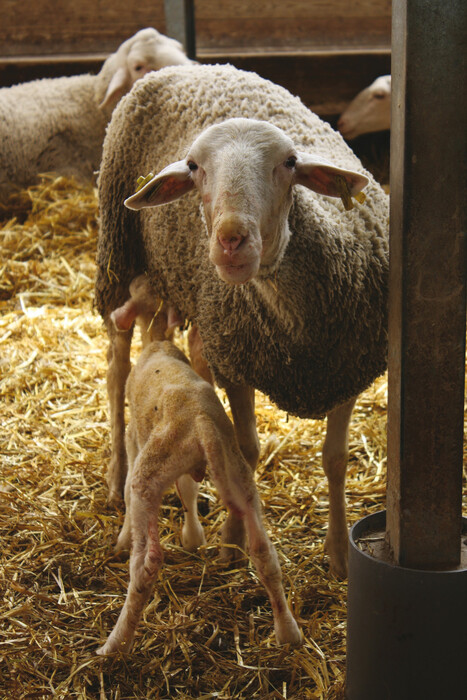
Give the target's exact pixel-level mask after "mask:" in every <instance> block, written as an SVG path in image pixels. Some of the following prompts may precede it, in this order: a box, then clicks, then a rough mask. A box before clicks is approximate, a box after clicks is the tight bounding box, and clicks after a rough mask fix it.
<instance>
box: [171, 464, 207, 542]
mask: <svg viewBox="0 0 467 700" xmlns="http://www.w3.org/2000/svg"><path fill="white" fill-rule="evenodd" d="M198 489H199V486H198V484H197V483H196V481H195V480H194V479H193V478H192V477H191V476H190V475H189V474H183V476H181V477H180V478H179V479H177V491H178V495H179V496H180V500H181V502H182V504H183V509H184V511H185V522H184V523H183V527H182V532H181V540H182V545H183V548H184V549H186V550H187V551H188V552H195V551H196V550H197V549H198V547H201V545H203V544H206V539H205V537H204V532H203V528H202V526H201V523H200V522H199V519H198Z"/></svg>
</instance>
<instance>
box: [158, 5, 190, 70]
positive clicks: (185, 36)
mask: <svg viewBox="0 0 467 700" xmlns="http://www.w3.org/2000/svg"><path fill="white" fill-rule="evenodd" d="M164 6H165V24H166V31H167V34H168V36H171V37H172V38H173V39H177V41H180V42H181V43H182V44H183V47H184V49H185V52H186V55H187V56H188V58H191V59H192V60H195V59H196V29H195V2H194V0H164Z"/></svg>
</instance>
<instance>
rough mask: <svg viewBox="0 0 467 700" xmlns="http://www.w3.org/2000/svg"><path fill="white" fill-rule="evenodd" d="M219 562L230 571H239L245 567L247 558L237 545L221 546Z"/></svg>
mask: <svg viewBox="0 0 467 700" xmlns="http://www.w3.org/2000/svg"><path fill="white" fill-rule="evenodd" d="M220 560H221V563H222V564H225V565H226V566H227V567H228V568H230V569H240V568H243V567H244V566H246V565H247V563H248V556H247V555H246V554H245V552H244V551H243V549H241V548H240V547H239V546H238V545H233V544H231V545H227V544H223V545H222V547H221V551H220Z"/></svg>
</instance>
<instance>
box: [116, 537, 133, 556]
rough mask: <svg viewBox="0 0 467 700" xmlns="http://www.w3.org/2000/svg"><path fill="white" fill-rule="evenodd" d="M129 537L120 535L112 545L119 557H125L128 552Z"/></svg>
mask: <svg viewBox="0 0 467 700" xmlns="http://www.w3.org/2000/svg"><path fill="white" fill-rule="evenodd" d="M130 546H131V538H130V537H121V536H120V535H119V536H118V538H117V542H116V543H115V547H114V554H118V555H119V556H120V558H121V559H127V558H128V556H129V554H130Z"/></svg>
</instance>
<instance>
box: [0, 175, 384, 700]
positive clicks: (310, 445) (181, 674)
mask: <svg viewBox="0 0 467 700" xmlns="http://www.w3.org/2000/svg"><path fill="white" fill-rule="evenodd" d="M14 205H15V208H16V209H15V211H17V212H20V219H21V220H22V223H20V222H19V221H18V220H17V219H15V218H9V212H8V211H7V209H5V210H3V212H0V214H1V215H2V217H3V221H2V223H1V224H0V236H1V246H2V256H1V261H2V262H1V274H0V310H1V315H0V344H1V355H0V366H1V372H0V390H1V404H0V420H1V425H2V428H3V429H2V431H1V434H0V440H1V443H2V444H1V453H2V462H1V464H2V468H1V476H0V528H1V536H2V548H1V550H0V587H1V591H2V596H1V603H0V604H1V611H0V619H1V624H0V698H1V699H3V698H12V697H14V698H16V699H18V700H20V699H22V698H24V699H26V698H28V699H29V698H31V699H32V698H48V697H56V698H80V699H87V698H89V699H91V698H92V699H94V698H96V699H99V700H104V699H108V700H111V699H112V700H113V699H115V700H117V699H118V700H124V699H127V698H128V699H129V698H164V699H165V698H183V699H189V698H190V699H191V698H193V699H194V698H196V699H198V700H201V699H202V698H219V699H224V698H239V699H241V698H245V699H246V698H262V699H269V698H288V699H290V698H294V699H297V700H298V699H300V700H302V699H306V698H313V699H315V698H316V699H318V698H320V699H326V700H341V699H342V698H343V688H344V674H345V621H346V585H345V583H342V582H338V581H337V580H335V579H334V578H333V577H332V576H331V575H330V574H329V571H328V565H327V560H326V557H325V554H324V551H323V541H324V536H325V526H326V518H327V487H326V481H325V478H324V474H323V472H322V469H321V467H320V450H321V446H322V439H323V436H324V423H322V422H319V421H300V420H298V419H293V418H291V417H288V416H287V415H286V414H285V413H283V412H282V411H279V410H277V409H276V408H275V407H274V406H272V405H270V404H269V403H268V401H267V400H266V399H265V398H264V397H263V396H261V395H260V394H258V395H257V404H258V427H259V433H260V439H261V445H262V456H261V461H260V465H259V468H258V472H257V482H258V487H259V489H260V494H261V498H262V500H263V503H264V508H265V515H266V519H267V527H268V531H269V533H270V535H271V537H272V539H273V541H274V543H275V544H276V546H277V549H278V553H279V557H280V561H281V565H282V570H283V575H284V582H285V587H286V590H287V593H288V596H289V602H290V605H291V607H292V609H293V611H294V614H295V616H296V618H297V620H298V621H299V624H300V626H301V627H302V629H303V632H304V635H305V643H304V645H303V647H301V648H300V649H298V650H290V649H288V648H279V647H276V646H275V642H274V633H273V621H272V614H271V610H270V606H269V601H268V600H267V597H266V594H265V592H264V589H263V588H262V586H261V585H260V584H259V583H258V581H257V579H256V577H255V575H254V573H253V571H252V569H251V568H250V567H249V566H248V567H246V568H245V569H240V570H235V571H231V570H227V569H225V568H223V566H222V565H221V564H220V563H219V561H218V542H219V530H220V527H221V524H222V521H223V518H224V511H223V509H222V507H220V505H219V502H218V500H217V497H216V494H215V492H214V491H213V490H212V488H211V486H210V484H209V482H208V481H206V482H205V483H204V484H203V485H202V490H201V493H202V495H201V498H200V510H201V513H202V515H203V518H202V519H203V524H204V527H205V531H206V537H207V542H208V544H207V546H206V547H205V548H203V549H202V550H201V551H200V552H199V553H198V554H196V555H190V554H188V553H186V552H184V551H183V550H182V549H181V547H180V543H179V529H180V526H181V517H182V513H181V508H180V505H179V502H178V499H177V496H176V495H175V493H174V492H170V493H168V494H167V497H166V499H165V502H164V506H163V508H162V511H161V521H160V527H161V539H162V543H163V546H164V549H165V563H164V566H163V568H162V570H161V573H160V576H159V580H158V583H157V586H156V589H155V592H154V596H153V598H152V599H151V603H150V604H149V605H148V607H147V609H146V611H145V614H144V619H143V621H142V623H141V624H140V627H139V628H138V632H137V636H136V641H135V647H134V652H133V654H132V655H131V656H129V657H120V658H113V659H110V660H109V659H106V660H102V659H101V658H99V657H97V656H95V650H96V648H97V647H98V645H99V644H100V643H101V642H102V641H103V640H104V639H105V637H106V636H107V634H108V633H109V632H110V630H111V629H112V627H113V624H114V623H115V621H116V618H117V615H118V612H119V610H120V607H121V605H122V604H123V600H124V595H125V592H126V587H127V581H128V564H127V562H125V561H123V560H121V559H119V558H117V557H115V556H114V555H113V554H112V546H113V544H114V543H115V539H116V535H117V533H118V530H119V528H120V526H121V524H122V521H123V511H122V510H120V511H118V510H115V509H109V508H108V507H107V506H106V493H107V489H106V484H105V469H106V464H107V461H108V459H109V454H110V451H109V430H108V414H107V397H106V389H105V372H106V357H105V351H106V334H105V330H104V328H103V326H102V322H101V319H100V317H98V316H97V314H96V313H95V312H94V311H93V306H92V295H93V280H94V271H95V262H94V257H95V244H96V235H97V224H96V196H95V191H94V190H93V189H92V188H91V187H82V186H78V185H77V184H76V183H74V182H72V181H69V180H65V179H63V178H59V179H53V178H43V180H42V182H41V184H40V185H39V186H37V187H33V188H30V189H29V190H28V191H27V192H23V193H20V195H19V196H18V199H17V200H16V201H15V203H14ZM178 342H180V343H182V344H183V343H184V342H185V339H184V337H183V336H182V335H180V336H179V337H178ZM134 352H137V348H136V349H135V350H134ZM386 389H387V385H386V379H385V378H384V377H383V378H381V379H379V380H378V381H377V382H376V383H375V384H374V385H373V386H372V387H371V388H370V389H369V390H368V391H367V392H366V393H365V394H364V395H363V396H362V397H361V398H360V400H359V402H358V405H357V408H356V411H355V416H354V420H353V423H352V431H351V460H350V466H349V477H348V483H347V499H348V506H349V520H350V522H354V521H355V520H357V519H358V518H359V517H362V516H363V515H364V514H367V513H369V512H371V511H374V510H378V509H380V508H381V507H384V492H385V467H386V457H385V440H386V434H385V429H386Z"/></svg>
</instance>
